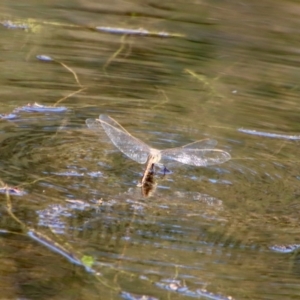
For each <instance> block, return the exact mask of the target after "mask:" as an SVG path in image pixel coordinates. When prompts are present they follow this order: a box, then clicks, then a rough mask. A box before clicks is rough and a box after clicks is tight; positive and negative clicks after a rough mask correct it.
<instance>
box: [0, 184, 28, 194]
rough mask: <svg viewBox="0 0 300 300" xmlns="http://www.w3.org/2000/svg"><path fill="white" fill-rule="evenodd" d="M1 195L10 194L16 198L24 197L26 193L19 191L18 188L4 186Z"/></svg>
mask: <svg viewBox="0 0 300 300" xmlns="http://www.w3.org/2000/svg"><path fill="white" fill-rule="evenodd" d="M0 193H1V194H9V195H14V196H23V195H25V194H26V192H25V191H23V190H20V189H18V188H17V187H10V186H4V187H2V188H0Z"/></svg>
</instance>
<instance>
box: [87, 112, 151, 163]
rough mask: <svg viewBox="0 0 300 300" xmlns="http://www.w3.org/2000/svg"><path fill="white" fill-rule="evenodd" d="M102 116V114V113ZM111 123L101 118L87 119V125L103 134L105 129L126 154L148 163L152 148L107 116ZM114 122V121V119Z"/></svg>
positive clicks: (137, 160)
mask: <svg viewBox="0 0 300 300" xmlns="http://www.w3.org/2000/svg"><path fill="white" fill-rule="evenodd" d="M101 116H102V115H101ZM106 117H107V118H108V119H107V120H108V121H110V123H108V122H106V121H104V120H101V119H96V120H92V119H87V120H86V124H87V126H88V127H89V128H90V129H92V130H94V131H96V132H99V133H100V134H101V132H103V130H104V131H105V133H106V134H107V136H108V137H109V138H110V140H111V141H112V143H113V144H114V145H115V146H116V147H117V148H118V149H119V150H120V151H121V152H123V153H124V154H125V155H127V156H128V157H129V158H131V159H132V160H134V161H136V162H138V163H140V164H144V163H146V161H147V159H148V156H149V154H150V151H151V148H150V147H149V146H148V145H147V144H145V143H144V142H142V141H140V140H139V139H137V138H135V137H133V136H132V135H131V134H130V133H129V132H127V131H126V130H125V129H123V127H122V126H121V125H120V124H119V123H117V122H116V121H114V120H113V119H112V118H110V117H108V116H106ZM111 120H112V121H113V122H112V121H111ZM112 124H116V125H117V126H118V127H115V126H113V125H112Z"/></svg>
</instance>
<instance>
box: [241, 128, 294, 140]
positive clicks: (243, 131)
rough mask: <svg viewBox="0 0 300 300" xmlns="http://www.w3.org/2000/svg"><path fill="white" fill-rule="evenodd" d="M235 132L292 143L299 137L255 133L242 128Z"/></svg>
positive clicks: (261, 132)
mask: <svg viewBox="0 0 300 300" xmlns="http://www.w3.org/2000/svg"><path fill="white" fill-rule="evenodd" d="M237 131H239V132H242V133H247V134H252V135H257V136H264V137H268V138H273V139H285V140H294V141H297V140H300V135H287V134H278V133H272V132H264V131H257V130H252V129H244V128H239V129H238V130H237Z"/></svg>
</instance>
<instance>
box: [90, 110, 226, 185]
mask: <svg viewBox="0 0 300 300" xmlns="http://www.w3.org/2000/svg"><path fill="white" fill-rule="evenodd" d="M86 125H87V126H88V128H90V129H91V130H93V131H95V132H98V133H99V134H101V133H102V132H103V130H104V131H105V133H106V134H107V136H108V137H109V138H110V140H111V142H112V143H113V144H114V145H115V146H116V147H117V148H118V149H119V150H120V151H121V152H122V153H124V154H125V155H126V156H127V157H129V158H130V159H132V160H134V161H136V162H138V163H139V164H146V168H145V171H144V173H143V176H142V179H141V181H140V182H139V184H138V186H144V184H145V182H146V180H147V177H148V176H149V174H150V173H153V171H154V166H155V165H159V166H161V165H165V162H168V161H170V160H171V161H177V162H180V163H182V164H186V165H191V166H197V167H206V166H211V165H216V164H221V163H224V162H226V161H228V160H229V159H230V158H231V156H230V154H229V153H228V152H226V151H223V150H220V149H215V148H214V147H215V146H216V145H217V141H216V140H214V139H204V140H199V141H196V142H193V143H190V144H187V145H184V146H181V147H176V148H168V149H163V150H159V149H156V148H152V147H150V146H149V145H147V144H146V143H144V142H143V141H141V140H140V139H138V138H136V137H134V136H133V135H131V134H130V133H129V132H128V131H127V130H126V129H125V128H123V127H122V126H121V125H120V124H119V123H118V122H117V121H116V120H114V119H113V118H111V117H110V116H108V115H100V116H99V119H87V120H86ZM161 162H163V163H161Z"/></svg>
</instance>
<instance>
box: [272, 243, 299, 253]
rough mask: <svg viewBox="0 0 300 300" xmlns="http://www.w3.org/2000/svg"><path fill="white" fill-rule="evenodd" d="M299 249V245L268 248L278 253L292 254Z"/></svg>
mask: <svg viewBox="0 0 300 300" xmlns="http://www.w3.org/2000/svg"><path fill="white" fill-rule="evenodd" d="M299 248H300V244H292V245H274V246H271V247H270V250H273V251H275V252H280V253H292V252H294V251H295V250H298V249H299Z"/></svg>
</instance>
